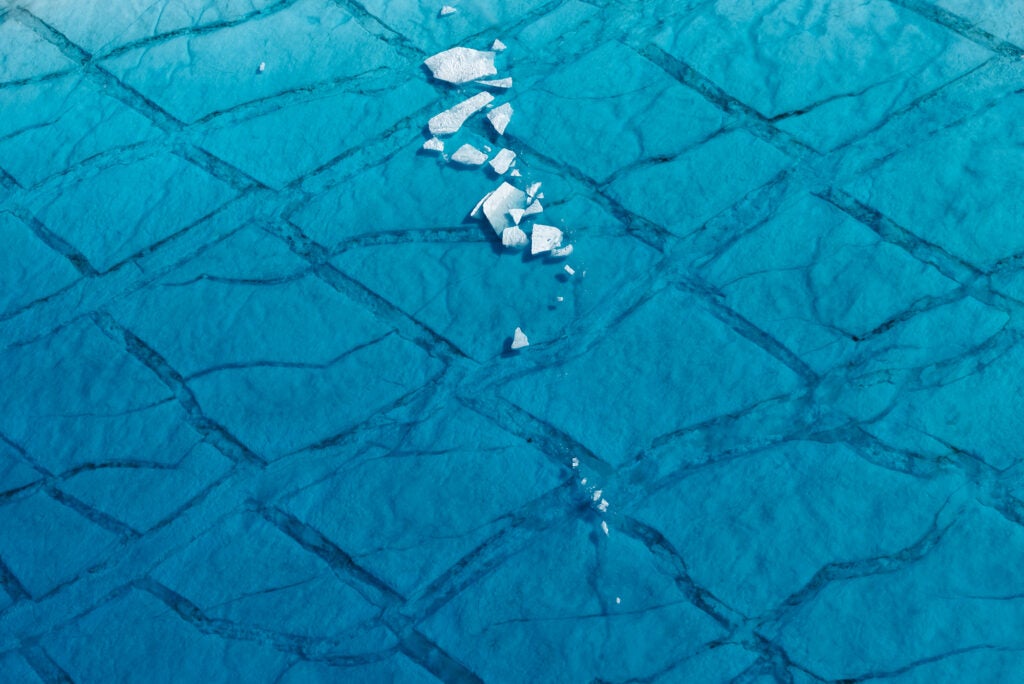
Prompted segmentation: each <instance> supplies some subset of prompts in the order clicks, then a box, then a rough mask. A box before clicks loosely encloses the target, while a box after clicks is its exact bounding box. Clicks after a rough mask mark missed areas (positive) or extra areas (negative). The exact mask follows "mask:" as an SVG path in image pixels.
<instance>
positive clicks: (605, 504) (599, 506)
mask: <svg viewBox="0 0 1024 684" xmlns="http://www.w3.org/2000/svg"><path fill="white" fill-rule="evenodd" d="M608 506H609V504H608V499H601V503H599V504H597V510H599V511H601V512H602V513H607V512H608Z"/></svg>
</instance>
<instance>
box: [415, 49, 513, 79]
mask: <svg viewBox="0 0 1024 684" xmlns="http://www.w3.org/2000/svg"><path fill="white" fill-rule="evenodd" d="M423 63H424V64H426V65H427V68H428V69H430V73H431V74H433V76H434V78H436V79H437V80H439V81H447V82H448V83H468V82H469V81H475V80H477V79H478V78H485V77H487V76H495V75H497V73H498V70H497V69H495V68H494V53H493V52H484V51H483V50H474V49H473V48H464V47H453V48H452V49H450V50H445V51H444V52H439V53H437V54H436V55H434V56H433V57H427V59H425V60H424V61H423Z"/></svg>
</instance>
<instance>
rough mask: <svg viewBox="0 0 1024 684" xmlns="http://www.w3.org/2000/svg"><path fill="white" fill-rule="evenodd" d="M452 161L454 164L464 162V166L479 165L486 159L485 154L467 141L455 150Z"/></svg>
mask: <svg viewBox="0 0 1024 684" xmlns="http://www.w3.org/2000/svg"><path fill="white" fill-rule="evenodd" d="M452 161H453V162H455V163H456V164H464V165H466V166H480V165H481V164H483V163H484V162H485V161H487V155H486V154H484V153H483V152H481V151H480V150H478V149H476V148H475V147H473V146H472V145H470V144H469V143H466V144H465V145H463V146H462V147H460V148H459V149H457V150H455V153H454V154H453V155H452Z"/></svg>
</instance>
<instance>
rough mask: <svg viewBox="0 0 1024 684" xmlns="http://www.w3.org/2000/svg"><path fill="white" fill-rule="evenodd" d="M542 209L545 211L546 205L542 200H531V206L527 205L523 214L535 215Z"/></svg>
mask: <svg viewBox="0 0 1024 684" xmlns="http://www.w3.org/2000/svg"><path fill="white" fill-rule="evenodd" d="M527 197H529V195H527ZM542 211H544V205H542V204H541V203H540V202H531V203H530V206H528V207H526V210H525V211H523V216H533V215H534V214H539V213H540V212H542Z"/></svg>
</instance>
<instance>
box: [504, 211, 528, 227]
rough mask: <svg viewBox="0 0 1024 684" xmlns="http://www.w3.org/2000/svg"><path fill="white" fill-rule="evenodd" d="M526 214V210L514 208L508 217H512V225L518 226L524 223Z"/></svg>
mask: <svg viewBox="0 0 1024 684" xmlns="http://www.w3.org/2000/svg"><path fill="white" fill-rule="evenodd" d="M525 213H526V210H525V209H520V208H519V207H513V208H511V209H509V210H508V215H509V216H511V217H512V223H514V224H516V225H517V226H518V225H519V224H520V223H521V222H522V220H523V214H525Z"/></svg>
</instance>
